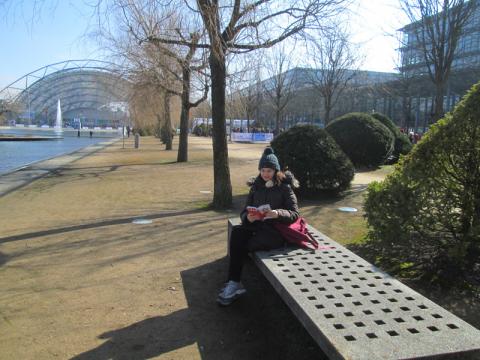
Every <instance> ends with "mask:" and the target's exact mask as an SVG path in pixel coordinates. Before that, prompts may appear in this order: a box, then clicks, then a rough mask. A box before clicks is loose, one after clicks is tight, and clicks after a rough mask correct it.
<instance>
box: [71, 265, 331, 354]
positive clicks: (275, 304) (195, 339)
mask: <svg viewBox="0 0 480 360" xmlns="http://www.w3.org/2000/svg"><path fill="white" fill-rule="evenodd" d="M226 268H227V259H226V258H223V259H219V260H216V261H214V262H211V263H207V264H204V265H202V266H199V267H196V268H192V269H188V270H185V271H182V272H181V278H182V283H183V288H184V291H185V296H186V299H187V303H188V307H187V308H186V309H182V310H178V311H175V312H173V313H171V314H169V315H166V316H157V317H152V318H149V319H145V320H142V321H139V322H137V323H134V324H131V325H129V326H127V327H124V328H120V329H116V330H113V331H109V332H106V333H103V334H101V335H99V339H105V340H106V341H105V342H104V343H103V344H102V345H100V346H98V347H97V348H94V349H91V350H89V351H86V352H84V353H82V354H79V355H77V356H75V357H74V358H73V359H75V360H86V359H92V360H93V359H148V358H152V357H155V356H159V355H162V354H165V353H168V352H171V351H174V350H178V349H181V348H183V347H186V346H189V345H196V346H197V349H198V353H199V354H200V356H201V358H202V359H209V360H221V359H266V360H270V359H271V360H277V359H296V360H297V359H298V360H303V359H305V360H306V359H326V357H325V356H324V355H323V353H322V351H321V350H320V349H319V348H318V346H317V345H316V343H315V342H314V341H313V339H312V338H311V337H310V335H309V334H308V333H307V332H306V330H305V329H304V328H303V327H302V325H301V324H300V323H299V322H298V320H297V319H296V318H295V317H294V315H293V314H292V313H291V312H290V310H289V309H288V308H287V306H286V305H285V304H284V303H283V301H282V300H281V299H280V297H279V296H278V295H277V294H276V292H275V290H274V289H273V288H272V287H271V286H270V284H269V283H268V282H267V280H266V279H265V278H264V277H263V276H262V275H261V274H260V272H259V271H258V270H257V268H256V267H255V266H254V265H253V264H252V263H250V262H248V263H247V264H246V266H245V272H244V275H245V276H244V284H245V286H246V288H247V289H248V292H247V293H246V294H245V295H244V296H243V297H242V298H240V299H239V300H238V301H237V302H236V303H234V304H232V305H231V306H230V307H226V308H222V307H219V306H218V305H217V304H216V302H215V299H216V294H217V292H218V288H219V287H220V286H221V284H222V283H223V281H224V280H225V279H224V277H225V274H226ZM187 351H191V350H187ZM180 356H182V355H180ZM180 356H179V357H180ZM183 356H185V355H183ZM173 357H174V356H173ZM195 357H196V356H195Z"/></svg>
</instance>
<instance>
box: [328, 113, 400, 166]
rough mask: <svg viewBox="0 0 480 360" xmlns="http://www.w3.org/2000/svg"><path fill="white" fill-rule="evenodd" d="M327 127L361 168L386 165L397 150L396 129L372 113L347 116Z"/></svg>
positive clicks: (354, 162)
mask: <svg viewBox="0 0 480 360" xmlns="http://www.w3.org/2000/svg"><path fill="white" fill-rule="evenodd" d="M326 130H327V132H328V133H329V134H330V135H331V136H332V137H333V138H334V139H335V141H336V142H337V144H338V145H339V146H340V148H341V149H342V150H343V152H345V154H347V156H348V157H349V158H350V160H351V161H352V162H353V164H354V165H355V166H357V167H376V166H379V165H382V164H383V163H384V162H385V160H387V158H388V157H389V156H390V154H391V153H392V151H393V145H394V136H393V134H392V132H391V131H390V130H389V129H388V128H387V127H386V126H385V125H383V124H382V123H381V122H380V121H378V120H377V119H375V118H373V117H372V116H370V115H369V114H365V113H350V114H346V115H343V116H341V117H339V118H337V119H335V120H334V121H332V122H331V123H330V124H328V126H327V128H326Z"/></svg>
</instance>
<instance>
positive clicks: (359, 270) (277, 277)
mask: <svg viewBox="0 0 480 360" xmlns="http://www.w3.org/2000/svg"><path fill="white" fill-rule="evenodd" d="M237 224H239V221H238V220H237V219H230V220H229V234H230V229H231V227H232V226H233V225H237ZM309 231H310V232H311V234H312V235H313V236H314V237H315V238H316V239H317V240H318V242H319V243H320V249H319V250H317V251H316V252H315V253H312V252H308V251H305V250H301V249H292V248H287V249H279V250H273V251H268V252H257V253H255V255H254V256H253V259H254V261H255V263H256V264H257V265H258V267H259V268H260V270H261V271H262V273H263V274H264V275H265V277H266V278H267V279H268V280H269V281H270V283H271V284H272V285H273V287H274V288H275V289H276V291H277V292H278V294H279V295H280V296H281V297H282V298H283V300H284V301H285V302H286V304H287V305H288V306H289V307H290V309H291V310H292V311H293V313H294V314H295V315H296V316H297V317H298V319H299V320H300V321H301V322H302V324H303V325H304V326H305V328H306V329H307V331H308V332H309V333H310V335H311V336H312V337H313V338H314V339H315V340H316V341H317V343H318V344H319V346H320V347H321V348H322V350H323V351H324V352H325V353H326V354H327V355H328V356H329V358H330V359H368V360H373V359H382V360H385V359H412V358H429V359H434V358H440V357H442V358H445V356H446V355H451V356H450V357H455V358H458V355H460V358H462V356H463V355H465V356H466V355H467V353H468V354H469V355H472V354H480V331H479V330H477V329H476V328H474V327H473V326H471V325H469V324H468V323H466V322H465V321H463V320H461V319H460V318H458V317H457V316H455V315H453V314H452V313H450V312H448V311H447V310H445V309H443V308H442V307H440V306H438V305H437V304H435V303H433V302H432V301H430V300H428V299H427V298H425V297H424V296H422V295H420V294H419V293H417V292H415V291H414V290H412V289H410V288H409V287H407V286H405V285H404V284H402V283H401V282H399V281H397V280H395V279H394V278H392V277H391V276H390V275H388V274H387V273H385V272H383V271H381V270H380V269H378V268H376V267H375V266H373V265H372V264H370V263H368V262H367V261H365V260H363V259H362V258H361V257H359V256H357V255H355V254H354V253H353V252H351V251H350V250H348V249H346V248H345V247H343V246H341V245H340V244H338V243H336V242H335V241H333V240H332V239H330V238H328V237H327V236H325V235H324V234H322V233H321V232H319V231H317V230H316V229H314V228H313V227H311V226H309ZM461 354H463V355H461ZM454 355H455V356H454ZM446 358H448V356H447V357H446ZM475 358H476V356H475Z"/></svg>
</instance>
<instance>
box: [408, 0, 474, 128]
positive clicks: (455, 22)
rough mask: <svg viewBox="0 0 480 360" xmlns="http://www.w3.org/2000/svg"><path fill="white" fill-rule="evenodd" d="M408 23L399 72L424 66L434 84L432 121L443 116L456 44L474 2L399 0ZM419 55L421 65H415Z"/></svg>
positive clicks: (463, 0) (472, 10)
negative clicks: (402, 60)
mask: <svg viewBox="0 0 480 360" xmlns="http://www.w3.org/2000/svg"><path fill="white" fill-rule="evenodd" d="M399 1H400V4H401V6H402V9H403V11H404V12H405V14H406V15H407V16H408V18H409V20H410V21H411V24H409V25H407V26H406V27H404V28H403V29H402V31H403V32H404V33H406V34H407V36H408V39H407V42H406V44H404V45H405V49H404V53H405V54H406V55H407V56H406V57H405V60H406V61H408V63H407V62H404V63H403V64H402V70H403V71H408V70H409V69H410V68H412V67H418V66H421V67H426V71H427V72H428V75H429V76H430V79H431V80H432V82H433V83H434V85H435V99H434V109H433V114H432V118H431V120H432V122H435V121H437V120H438V119H440V118H441V117H442V116H443V114H444V110H443V97H444V94H445V90H446V85H447V81H448V78H449V76H450V71H451V68H452V63H453V60H454V58H455V55H456V54H455V51H456V49H457V45H458V41H459V39H460V37H461V36H462V35H463V34H464V31H465V25H466V24H467V23H468V21H469V20H470V19H471V17H472V14H473V12H474V11H475V8H476V5H477V1H474V0H472V1H465V0H399ZM417 55H418V56H419V57H420V58H422V59H423V62H420V63H417V61H415V57H416V56H417Z"/></svg>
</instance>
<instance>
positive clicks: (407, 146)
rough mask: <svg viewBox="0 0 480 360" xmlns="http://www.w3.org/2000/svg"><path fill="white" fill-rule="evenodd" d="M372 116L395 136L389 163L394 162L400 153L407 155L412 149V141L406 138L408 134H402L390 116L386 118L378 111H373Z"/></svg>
mask: <svg viewBox="0 0 480 360" xmlns="http://www.w3.org/2000/svg"><path fill="white" fill-rule="evenodd" d="M372 117H374V118H375V119H377V120H378V121H380V122H381V123H382V124H383V125H385V126H386V127H387V128H388V129H389V130H390V131H391V132H392V134H393V136H394V137H395V142H394V145H393V153H392V161H391V163H396V162H397V161H398V160H399V159H400V155H407V154H408V153H409V152H410V150H412V143H411V142H410V140H409V139H408V136H407V135H405V134H402V133H401V132H400V130H398V128H397V127H396V126H395V124H394V123H393V121H392V120H390V118H388V117H387V116H385V115H383V114H380V113H375V114H372Z"/></svg>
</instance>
